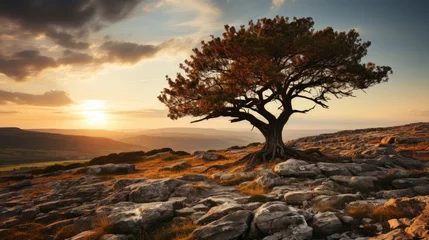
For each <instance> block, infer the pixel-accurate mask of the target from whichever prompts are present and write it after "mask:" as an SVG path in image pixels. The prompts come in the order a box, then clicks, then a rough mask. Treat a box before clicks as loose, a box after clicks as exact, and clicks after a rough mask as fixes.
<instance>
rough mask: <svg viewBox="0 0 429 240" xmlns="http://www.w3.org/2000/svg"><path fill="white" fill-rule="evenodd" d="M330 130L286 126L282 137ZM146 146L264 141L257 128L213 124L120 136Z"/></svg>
mask: <svg viewBox="0 0 429 240" xmlns="http://www.w3.org/2000/svg"><path fill="white" fill-rule="evenodd" d="M332 131H333V130H286V131H285V132H284V134H283V135H284V140H291V139H294V138H298V137H305V136H310V135H314V134H320V133H327V132H332ZM120 140H121V141H122V142H126V143H131V144H138V145H142V146H145V147H147V148H149V149H154V148H163V147H171V148H173V149H179V150H184V151H195V150H209V149H226V148H228V147H231V146H246V145H248V144H249V143H252V142H264V141H265V139H264V137H263V136H262V134H261V133H259V132H258V131H231V130H218V129H212V128H159V129H149V130H145V131H141V132H140V135H138V136H133V137H129V138H124V139H120Z"/></svg>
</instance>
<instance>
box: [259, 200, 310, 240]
mask: <svg viewBox="0 0 429 240" xmlns="http://www.w3.org/2000/svg"><path fill="white" fill-rule="evenodd" d="M299 224H304V225H307V222H306V221H305V218H304V216H302V215H300V214H299V213H298V211H297V210H296V209H295V208H293V207H290V206H287V205H286V204H285V203H283V202H268V203H265V204H263V205H262V206H260V207H259V208H258V209H257V210H256V212H255V216H254V218H253V221H252V230H251V232H252V233H253V234H256V235H257V234H258V233H259V232H261V233H262V234H265V235H266V234H274V233H276V232H280V231H282V230H285V229H287V228H288V227H289V226H290V225H299Z"/></svg>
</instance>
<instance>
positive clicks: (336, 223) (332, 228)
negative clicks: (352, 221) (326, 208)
mask: <svg viewBox="0 0 429 240" xmlns="http://www.w3.org/2000/svg"><path fill="white" fill-rule="evenodd" d="M311 226H312V227H313V230H314V234H316V235H320V236H329V235H331V234H334V233H338V232H340V231H341V230H342V228H343V224H342V223H341V220H340V219H338V217H337V216H336V215H335V213H333V212H323V213H318V214H316V215H314V217H313V224H312V225H311Z"/></svg>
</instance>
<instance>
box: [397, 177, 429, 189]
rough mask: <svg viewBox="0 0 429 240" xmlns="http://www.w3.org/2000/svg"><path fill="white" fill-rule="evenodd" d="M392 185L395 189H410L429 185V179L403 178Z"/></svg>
mask: <svg viewBox="0 0 429 240" xmlns="http://www.w3.org/2000/svg"><path fill="white" fill-rule="evenodd" d="M392 185H393V186H394V187H395V188H409V187H413V186H427V185H429V178H427V177H421V178H403V179H396V180H393V181H392Z"/></svg>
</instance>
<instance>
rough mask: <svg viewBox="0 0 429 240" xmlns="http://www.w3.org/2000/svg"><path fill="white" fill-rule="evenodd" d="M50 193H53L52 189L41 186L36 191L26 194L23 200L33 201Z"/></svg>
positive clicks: (32, 190)
mask: <svg viewBox="0 0 429 240" xmlns="http://www.w3.org/2000/svg"><path fill="white" fill-rule="evenodd" d="M50 191H52V188H49V187H44V186H41V187H38V188H35V189H31V190H30V191H26V192H24V194H23V195H22V199H24V200H31V199H33V198H35V197H37V196H40V195H43V194H46V193H47V192H50Z"/></svg>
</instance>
